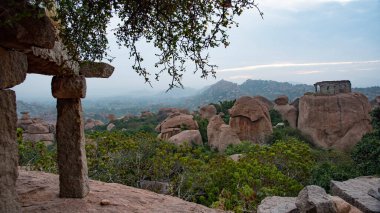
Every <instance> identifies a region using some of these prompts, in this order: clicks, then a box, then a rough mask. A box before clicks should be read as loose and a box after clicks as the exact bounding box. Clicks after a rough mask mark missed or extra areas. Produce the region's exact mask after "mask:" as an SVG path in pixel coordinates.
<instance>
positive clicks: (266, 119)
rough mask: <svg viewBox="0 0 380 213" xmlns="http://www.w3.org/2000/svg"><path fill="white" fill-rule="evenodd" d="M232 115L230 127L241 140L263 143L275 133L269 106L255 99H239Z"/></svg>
mask: <svg viewBox="0 0 380 213" xmlns="http://www.w3.org/2000/svg"><path fill="white" fill-rule="evenodd" d="M230 115H231V119H230V126H231V128H232V129H233V130H234V131H235V132H236V133H237V135H238V136H239V139H240V140H248V141H252V142H254V143H263V142H264V141H265V137H266V136H268V135H270V134H271V133H272V132H273V130H272V123H271V120H270V115H269V111H268V108H267V106H266V105H264V104H263V103H262V102H261V101H259V100H257V99H255V98H253V97H249V96H243V97H241V98H239V99H238V100H237V101H236V102H235V105H234V106H233V107H232V108H231V109H230Z"/></svg>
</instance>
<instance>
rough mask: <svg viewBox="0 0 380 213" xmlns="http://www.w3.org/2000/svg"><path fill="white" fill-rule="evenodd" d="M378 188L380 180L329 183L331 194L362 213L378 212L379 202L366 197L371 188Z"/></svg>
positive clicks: (366, 178) (369, 178) (371, 178)
mask: <svg viewBox="0 0 380 213" xmlns="http://www.w3.org/2000/svg"><path fill="white" fill-rule="evenodd" d="M379 187H380V178H376V177H358V178H355V179H350V180H347V181H343V182H339V181H331V194H332V195H335V196H339V197H341V198H342V199H343V200H345V201H346V202H348V203H350V204H351V205H353V206H355V207H357V208H358V209H360V210H362V211H363V212H380V201H379V200H377V199H376V198H374V197H371V196H370V195H368V191H369V190H370V189H371V188H379Z"/></svg>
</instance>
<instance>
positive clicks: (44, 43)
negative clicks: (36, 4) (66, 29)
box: [0, 0, 57, 50]
mask: <svg viewBox="0 0 380 213" xmlns="http://www.w3.org/2000/svg"><path fill="white" fill-rule="evenodd" d="M16 2H17V3H16ZM9 3H12V4H13V6H9V5H8V4H9ZM15 3H16V4H18V5H17V6H14V4H15ZM5 8H6V12H5ZM38 10H39V11H38ZM21 12H23V13H28V12H29V13H32V14H42V16H41V15H39V16H21V17H22V18H21V19H20V20H18V21H17V22H13V23H12V24H9V25H8V24H3V23H6V21H8V20H12V18H11V17H16V16H17V15H20V13H21ZM0 14H1V15H0V23H2V24H1V25H0V32H1V33H0V46H3V47H5V48H8V49H17V50H25V49H30V48H31V47H32V46H36V47H41V48H48V49H51V48H53V46H54V42H55V41H56V40H57V35H56V29H55V28H54V24H53V21H52V20H51V19H50V18H49V17H48V16H47V15H46V13H45V10H44V9H41V8H40V9H37V11H36V9H35V8H32V7H31V6H30V5H28V4H27V1H26V0H21V1H0Z"/></svg>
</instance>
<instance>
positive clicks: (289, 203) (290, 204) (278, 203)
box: [257, 196, 299, 213]
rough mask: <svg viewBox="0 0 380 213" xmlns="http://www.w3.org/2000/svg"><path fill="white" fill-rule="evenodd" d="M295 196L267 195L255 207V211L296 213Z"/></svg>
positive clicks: (260, 212)
mask: <svg viewBox="0 0 380 213" xmlns="http://www.w3.org/2000/svg"><path fill="white" fill-rule="evenodd" d="M296 199H297V198H295V197H278V196H273V197H267V198H265V199H264V200H263V201H261V204H260V205H259V208H258V209H257V213H298V212H299V211H298V209H297V207H296V204H295V203H296Z"/></svg>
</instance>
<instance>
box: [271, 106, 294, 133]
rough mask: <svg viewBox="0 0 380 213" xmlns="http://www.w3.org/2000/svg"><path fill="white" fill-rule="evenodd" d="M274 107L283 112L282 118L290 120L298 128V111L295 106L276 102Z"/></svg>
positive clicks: (292, 125)
mask: <svg viewBox="0 0 380 213" xmlns="http://www.w3.org/2000/svg"><path fill="white" fill-rule="evenodd" d="M273 108H274V109H275V110H277V111H278V112H279V113H280V114H281V117H282V120H286V121H288V122H289V125H290V126H291V127H292V128H297V118H298V111H297V109H296V108H295V107H294V106H292V105H290V104H285V105H277V104H276V105H275V106H274V107H273Z"/></svg>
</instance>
